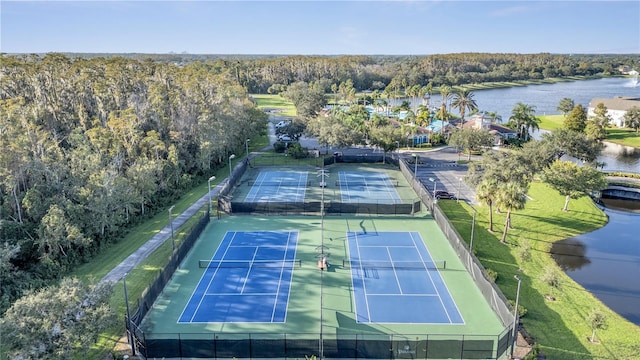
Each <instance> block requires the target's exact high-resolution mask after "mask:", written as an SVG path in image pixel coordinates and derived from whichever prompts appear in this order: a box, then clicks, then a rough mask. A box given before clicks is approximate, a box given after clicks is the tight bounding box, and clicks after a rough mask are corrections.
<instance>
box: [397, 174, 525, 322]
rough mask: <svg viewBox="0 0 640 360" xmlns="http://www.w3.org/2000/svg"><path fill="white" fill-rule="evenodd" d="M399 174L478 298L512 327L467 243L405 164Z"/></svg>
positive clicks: (506, 307)
mask: <svg viewBox="0 0 640 360" xmlns="http://www.w3.org/2000/svg"><path fill="white" fill-rule="evenodd" d="M400 171H401V172H402V173H403V174H404V176H405V177H406V179H407V181H408V182H409V183H410V184H411V187H412V188H413V190H414V191H415V192H416V193H417V194H418V196H419V197H420V200H421V201H422V202H423V203H424V204H426V205H427V208H429V209H430V210H431V213H432V216H433V219H434V220H435V221H436V223H437V224H438V226H439V227H440V230H442V232H443V233H444V235H445V237H446V238H447V240H448V241H449V243H450V244H451V247H453V249H454V250H455V251H456V254H457V255H458V258H460V259H461V260H462V262H463V263H464V266H465V268H466V269H467V271H468V272H469V273H470V274H471V276H472V278H473V280H474V282H475V283H476V285H477V286H478V288H479V289H480V291H481V292H482V295H483V296H484V298H485V299H486V300H487V302H488V303H489V304H490V305H491V308H492V309H493V311H494V312H495V313H496V314H497V315H498V317H499V318H500V321H501V322H502V324H503V325H504V326H505V327H506V326H512V323H513V309H512V307H511V305H510V304H509V301H508V300H507V298H506V297H505V296H504V294H503V293H502V291H500V289H499V288H498V286H497V285H496V284H495V283H494V282H493V281H491V280H489V279H488V278H487V276H486V271H485V269H484V267H483V266H482V264H480V260H478V258H476V256H475V255H473V254H472V253H471V252H470V249H469V247H468V246H467V243H466V242H465V241H464V239H463V238H462V236H460V234H459V233H458V232H457V231H456V229H455V227H454V226H453V224H451V222H450V221H449V219H448V218H447V216H446V215H445V214H444V212H443V211H442V209H440V207H439V206H438V204H437V201H436V200H435V199H434V198H433V195H432V194H431V192H429V190H428V189H427V188H426V187H425V186H424V184H423V183H422V182H421V181H420V179H418V178H417V177H416V176H415V175H414V173H413V172H412V171H411V170H410V169H409V166H408V165H407V164H406V163H405V162H400Z"/></svg>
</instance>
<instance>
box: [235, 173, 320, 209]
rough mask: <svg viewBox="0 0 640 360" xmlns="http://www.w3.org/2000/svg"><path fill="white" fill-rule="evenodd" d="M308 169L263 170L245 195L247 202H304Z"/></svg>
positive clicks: (250, 183)
mask: <svg viewBox="0 0 640 360" xmlns="http://www.w3.org/2000/svg"><path fill="white" fill-rule="evenodd" d="M307 177H308V173H307V172H306V171H261V172H260V173H259V174H258V176H257V177H256V179H255V180H252V181H250V182H249V183H248V184H249V185H250V186H251V189H250V190H249V193H248V194H247V196H246V197H245V199H244V201H245V202H278V201H282V202H295V203H301V202H304V198H305V192H306V188H307Z"/></svg>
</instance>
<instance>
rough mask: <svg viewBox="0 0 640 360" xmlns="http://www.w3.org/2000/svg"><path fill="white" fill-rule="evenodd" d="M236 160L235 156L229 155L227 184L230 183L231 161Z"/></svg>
mask: <svg viewBox="0 0 640 360" xmlns="http://www.w3.org/2000/svg"><path fill="white" fill-rule="evenodd" d="M235 158H236V154H231V155H229V182H231V160H233V159H235Z"/></svg>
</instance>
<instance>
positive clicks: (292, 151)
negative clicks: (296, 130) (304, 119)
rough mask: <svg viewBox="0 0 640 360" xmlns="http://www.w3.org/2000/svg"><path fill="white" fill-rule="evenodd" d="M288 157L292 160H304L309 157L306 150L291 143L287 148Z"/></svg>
mask: <svg viewBox="0 0 640 360" xmlns="http://www.w3.org/2000/svg"><path fill="white" fill-rule="evenodd" d="M288 153H289V155H291V156H292V157H293V158H294V159H304V158H306V157H308V156H309V152H308V151H307V149H306V148H303V147H302V145H300V143H293V144H291V145H290V146H289V150H288Z"/></svg>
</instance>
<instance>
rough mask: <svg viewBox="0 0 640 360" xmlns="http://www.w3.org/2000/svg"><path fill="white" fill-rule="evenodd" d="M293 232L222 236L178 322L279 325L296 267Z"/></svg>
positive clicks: (247, 233) (294, 236)
mask: <svg viewBox="0 0 640 360" xmlns="http://www.w3.org/2000/svg"><path fill="white" fill-rule="evenodd" d="M297 241H298V233H297V232H295V231H268V232H267V231H265V232H256V231H251V232H243V231H238V232H227V234H226V235H225V236H224V238H223V240H222V242H221V243H220V246H219V247H218V250H217V251H216V252H215V253H214V255H213V257H212V258H211V260H206V261H200V264H199V266H200V267H206V270H205V272H204V274H203V275H202V278H201V279H200V282H199V283H198V285H197V286H196V288H195V290H194V292H193V294H192V295H191V298H190V299H189V301H188V302H187V305H186V306H185V308H184V310H183V312H182V315H181V316H180V319H179V320H178V322H179V323H194V322H265V323H277V322H284V321H285V319H286V311H287V304H288V299H289V291H290V288H291V279H292V277H293V269H294V265H295V263H296V262H295V256H296V244H297Z"/></svg>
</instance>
